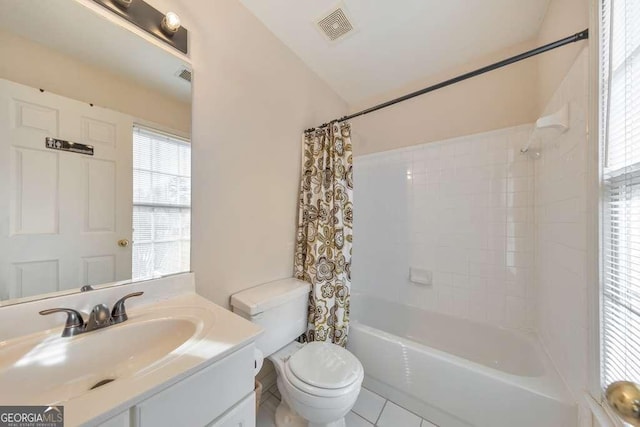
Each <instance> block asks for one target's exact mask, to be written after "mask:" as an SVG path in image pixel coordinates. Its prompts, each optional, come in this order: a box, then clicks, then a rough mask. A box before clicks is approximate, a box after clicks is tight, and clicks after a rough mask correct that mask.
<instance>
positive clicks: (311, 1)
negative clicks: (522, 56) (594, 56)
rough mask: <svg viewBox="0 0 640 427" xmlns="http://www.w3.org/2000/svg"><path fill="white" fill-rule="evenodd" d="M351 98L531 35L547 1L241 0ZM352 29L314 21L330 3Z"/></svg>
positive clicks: (420, 77) (377, 92)
mask: <svg viewBox="0 0 640 427" xmlns="http://www.w3.org/2000/svg"><path fill="white" fill-rule="evenodd" d="M241 2H242V3H243V4H244V5H245V6H246V7H247V8H248V9H249V10H250V11H252V12H253V14H254V15H255V16H256V17H257V18H258V19H260V20H261V21H262V22H263V23H264V24H265V25H266V26H267V27H268V28H269V29H270V30H271V31H272V32H273V33H274V34H275V35H276V36H277V37H278V38H279V39H280V40H282V42H283V43H284V44H285V45H287V46H288V47H289V48H290V49H291V50H293V51H294V52H295V53H296V54H297V55H298V56H299V57H300V58H301V59H302V60H303V61H304V62H305V63H306V64H307V65H308V66H309V67H310V68H311V69H312V70H313V71H315V72H316V74H318V75H319V76H320V77H321V78H322V79H324V80H325V81H326V82H327V83H328V84H329V85H330V86H331V87H332V88H333V89H334V90H335V91H336V92H337V93H338V94H339V95H340V96H341V97H342V98H343V99H345V100H346V101H347V102H348V103H349V104H351V105H360V104H362V103H364V102H366V101H367V100H369V99H372V98H375V97H379V96H381V95H383V94H386V93H389V92H392V91H394V90H397V89H399V88H401V87H403V86H407V85H409V84H411V83H412V82H419V81H424V80H425V79H427V78H428V77H429V76H430V75H434V74H437V73H440V72H443V71H446V70H447V69H450V68H452V67H455V66H458V65H461V64H465V63H467V62H469V61H472V60H473V59H475V58H478V57H481V56H483V55H486V54H490V53H493V52H496V51H498V50H500V49H504V48H507V47H509V46H512V45H515V44H517V43H520V42H524V41H527V40H530V39H532V38H533V37H535V35H536V34H537V32H538V29H539V27H540V25H541V23H542V20H543V18H544V15H545V12H546V9H547V4H548V3H549V0H394V1H375V2H374V1H372V0H344V1H343V2H340V3H339V2H336V1H335V0H302V1H301V0H269V1H265V0H241ZM339 5H340V6H342V7H344V8H346V10H347V12H348V14H349V15H350V18H351V20H352V21H353V24H354V27H355V32H354V33H353V34H352V35H347V36H346V37H344V38H343V39H342V40H339V41H337V42H333V43H332V42H329V41H327V39H326V38H324V36H323V35H322V34H321V33H320V31H319V30H318V28H317V27H316V26H315V22H317V21H318V20H319V19H320V18H322V17H324V16H326V14H327V13H329V12H331V11H332V10H333V9H335V8H336V7H337V6H339Z"/></svg>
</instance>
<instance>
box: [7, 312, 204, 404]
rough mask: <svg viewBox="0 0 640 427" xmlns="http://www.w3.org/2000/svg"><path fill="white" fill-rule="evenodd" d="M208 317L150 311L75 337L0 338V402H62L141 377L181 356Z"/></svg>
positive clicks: (201, 332) (196, 338) (55, 334)
mask: <svg viewBox="0 0 640 427" xmlns="http://www.w3.org/2000/svg"><path fill="white" fill-rule="evenodd" d="M34 315H37V314H34ZM63 318H64V316H62V315H61V320H63ZM213 320H214V316H213V313H212V312H211V311H210V310H203V309H199V308H196V307H188V308H184V309H182V308H180V307H171V308H164V309H162V310H160V309H155V310H154V309H151V310H144V311H141V312H140V313H135V314H130V317H129V320H127V321H126V322H124V323H121V324H119V325H114V326H110V327H107V328H104V329H100V330H97V331H92V332H87V333H84V334H81V335H77V336H75V337H70V338H63V337H61V336H60V333H61V331H62V327H61V328H60V329H52V330H48V331H45V332H41V333H37V334H33V335H29V336H26V337H20V338H16V339H13V340H8V341H4V342H0V384H2V387H0V402H2V403H3V404H4V405H9V404H55V403H59V404H64V402H66V401H69V400H72V399H74V398H77V397H80V396H83V395H86V394H89V393H95V392H96V391H97V390H106V389H107V388H109V387H113V385H114V384H116V383H118V382H119V381H123V380H126V379H131V378H138V377H143V376H145V375H147V374H149V373H150V372H153V371H155V370H157V369H159V368H160V367H162V366H164V365H166V364H167V363H169V362H170V361H172V360H174V359H175V358H177V357H179V356H181V355H184V354H185V353H186V352H187V351H188V349H189V347H190V346H193V345H194V344H195V343H197V342H198V341H199V339H200V338H201V337H202V336H203V335H204V334H206V333H207V331H208V330H209V329H211V327H212V326H213V323H214V322H213ZM101 383H102V384H103V385H100V386H98V387H94V386H96V385H97V384H101ZM92 387H94V390H92Z"/></svg>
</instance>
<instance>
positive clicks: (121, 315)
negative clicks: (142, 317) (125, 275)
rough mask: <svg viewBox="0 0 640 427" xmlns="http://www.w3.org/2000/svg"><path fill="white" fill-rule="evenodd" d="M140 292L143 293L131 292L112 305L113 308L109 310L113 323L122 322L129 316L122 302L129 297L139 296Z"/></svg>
mask: <svg viewBox="0 0 640 427" xmlns="http://www.w3.org/2000/svg"><path fill="white" fill-rule="evenodd" d="M142 294H144V292H133V293H131V294H127V295H125V296H123V297H122V298H120V299H119V300H118V301H116V303H115V304H114V305H113V310H111V319H112V320H111V321H112V322H113V324H116V323H122V322H124V321H125V320H127V319H128V318H129V316H127V311H126V310H125V307H124V302H125V301H126V300H127V299H129V298H131V297H139V296H140V295H142Z"/></svg>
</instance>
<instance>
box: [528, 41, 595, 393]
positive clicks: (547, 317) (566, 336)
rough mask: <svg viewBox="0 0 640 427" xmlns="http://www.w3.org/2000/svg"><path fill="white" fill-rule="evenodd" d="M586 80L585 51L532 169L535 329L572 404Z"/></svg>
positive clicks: (579, 336) (578, 356) (579, 325)
mask: <svg viewBox="0 0 640 427" xmlns="http://www.w3.org/2000/svg"><path fill="white" fill-rule="evenodd" d="M587 76H588V55H587V50H586V49H585V50H584V51H583V52H582V54H581V55H580V56H579V57H578V59H577V61H576V62H575V64H574V65H573V67H572V68H571V70H570V72H569V73H568V74H567V76H566V77H565V79H564V81H563V82H562V84H561V85H560V87H559V88H558V90H557V91H556V93H555V94H554V96H553V98H552V99H551V101H550V102H549V105H548V106H547V108H546V113H552V112H555V111H557V110H558V109H559V108H560V107H562V106H563V105H564V104H566V103H569V108H570V118H571V123H570V129H569V130H568V131H567V132H566V133H564V134H561V135H559V134H557V133H553V132H551V133H547V134H545V136H543V138H542V142H541V150H540V151H541V157H540V159H539V160H537V161H536V162H535V200H536V203H535V222H536V229H537V233H536V235H537V244H536V251H535V253H536V267H537V268H536V273H537V274H536V277H535V283H536V285H535V286H536V290H537V301H538V309H537V322H536V323H537V329H538V333H539V335H540V337H541V339H542V341H543V343H544V345H545V346H546V348H547V349H548V351H549V353H550V354H551V357H552V359H553V361H554V363H555V364H556V366H557V368H558V370H559V371H560V374H561V375H562V377H563V378H564V380H565V381H566V383H567V384H568V386H569V388H570V389H571V390H572V392H573V393H574V397H576V400H580V397H581V396H582V392H583V390H585V389H587V388H588V381H587V375H588V362H587V355H588V354H589V348H588V342H589V340H588V329H587V328H588V319H587V276H586V271H587V270H586V268H587V266H586V262H587V235H588V234H587V231H588V229H587V199H586V197H587V176H586V171H587V149H588V146H587V131H586V117H587V115H586V108H587V92H588V91H587V81H588V80H587Z"/></svg>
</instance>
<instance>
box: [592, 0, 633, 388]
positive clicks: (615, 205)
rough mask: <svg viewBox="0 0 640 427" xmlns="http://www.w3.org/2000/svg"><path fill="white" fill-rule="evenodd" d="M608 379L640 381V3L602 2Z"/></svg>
mask: <svg viewBox="0 0 640 427" xmlns="http://www.w3.org/2000/svg"><path fill="white" fill-rule="evenodd" d="M602 17H603V18H602V33H601V39H602V52H601V54H602V61H601V63H602V65H603V66H602V70H601V71H602V82H601V83H602V84H601V87H602V93H601V97H600V99H601V108H600V111H601V114H602V117H601V119H602V120H601V122H602V126H601V138H600V139H601V143H602V150H601V152H602V156H601V157H602V161H603V164H602V188H603V203H602V209H603V211H602V225H603V230H602V245H603V246H602V264H603V265H602V280H603V285H602V286H603V289H602V292H603V294H602V331H601V332H602V354H601V360H602V362H601V371H602V372H601V382H602V385H603V386H605V387H606V385H608V384H609V383H611V382H613V381H619V380H626V381H635V382H638V383H640V357H638V348H640V25H638V22H640V1H638V0H603V1H602Z"/></svg>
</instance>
